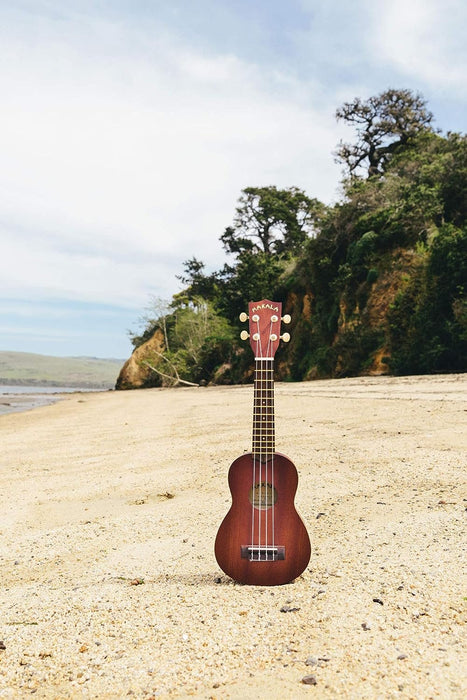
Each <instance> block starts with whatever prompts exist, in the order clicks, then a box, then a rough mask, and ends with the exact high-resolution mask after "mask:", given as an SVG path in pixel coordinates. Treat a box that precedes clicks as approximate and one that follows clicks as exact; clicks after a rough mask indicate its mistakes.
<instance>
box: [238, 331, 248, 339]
mask: <svg viewBox="0 0 467 700" xmlns="http://www.w3.org/2000/svg"><path fill="white" fill-rule="evenodd" d="M249 337H250V334H249V333H248V331H242V332H241V333H240V338H241V339H242V340H248V338H249Z"/></svg>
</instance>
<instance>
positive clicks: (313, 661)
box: [305, 656, 318, 666]
mask: <svg viewBox="0 0 467 700" xmlns="http://www.w3.org/2000/svg"><path fill="white" fill-rule="evenodd" d="M317 665H318V659H317V658H316V656H309V657H308V658H307V659H306V661H305V666H317Z"/></svg>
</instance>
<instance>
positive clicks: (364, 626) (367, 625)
mask: <svg viewBox="0 0 467 700" xmlns="http://www.w3.org/2000/svg"><path fill="white" fill-rule="evenodd" d="M362 629H364V630H365V632H367V631H368V630H371V622H362Z"/></svg>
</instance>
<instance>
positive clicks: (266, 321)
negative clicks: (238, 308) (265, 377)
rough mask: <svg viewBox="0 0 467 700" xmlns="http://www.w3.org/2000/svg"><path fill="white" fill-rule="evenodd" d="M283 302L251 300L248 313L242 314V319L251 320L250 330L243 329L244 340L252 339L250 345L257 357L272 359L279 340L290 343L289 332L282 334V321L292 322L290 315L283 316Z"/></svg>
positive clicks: (242, 337)
mask: <svg viewBox="0 0 467 700" xmlns="http://www.w3.org/2000/svg"><path fill="white" fill-rule="evenodd" d="M281 313H282V303H281V302H280V301H270V300H269V299H263V300H262V301H250V303H249V304H248V315H247V314H246V313H241V314H240V321H242V322H245V321H247V320H248V321H249V329H250V330H249V333H248V331H242V332H241V334H240V337H241V339H242V340H247V339H248V338H249V339H250V346H251V349H252V350H253V353H254V355H255V357H256V358H257V359H272V358H273V357H274V355H275V354H276V350H277V348H278V347H279V341H280V340H283V341H284V343H288V342H289V340H290V335H289V333H284V334H283V335H281V334H280V332H281V321H283V322H284V323H290V316H289V315H288V314H286V315H285V316H283V317H282V316H281Z"/></svg>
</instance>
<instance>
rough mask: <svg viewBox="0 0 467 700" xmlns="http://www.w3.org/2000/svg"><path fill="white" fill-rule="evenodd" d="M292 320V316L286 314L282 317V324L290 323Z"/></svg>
mask: <svg viewBox="0 0 467 700" xmlns="http://www.w3.org/2000/svg"><path fill="white" fill-rule="evenodd" d="M291 320H292V319H291V317H290V314H285V316H282V322H283V323H290V321H291ZM286 342H287V341H286Z"/></svg>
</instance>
